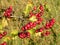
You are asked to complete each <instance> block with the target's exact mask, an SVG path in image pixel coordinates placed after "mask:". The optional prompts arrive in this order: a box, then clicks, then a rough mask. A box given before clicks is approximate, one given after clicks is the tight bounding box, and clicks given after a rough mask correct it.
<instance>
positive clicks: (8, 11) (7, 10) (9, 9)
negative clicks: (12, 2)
mask: <svg viewBox="0 0 60 45" xmlns="http://www.w3.org/2000/svg"><path fill="white" fill-rule="evenodd" d="M11 12H12V6H10V7H9V8H8V9H6V11H5V12H4V16H5V17H8V18H9V17H10V16H11Z"/></svg>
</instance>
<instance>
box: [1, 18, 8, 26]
mask: <svg viewBox="0 0 60 45" xmlns="http://www.w3.org/2000/svg"><path fill="white" fill-rule="evenodd" d="M2 26H3V27H5V26H8V22H7V20H6V19H5V18H3V20H2Z"/></svg>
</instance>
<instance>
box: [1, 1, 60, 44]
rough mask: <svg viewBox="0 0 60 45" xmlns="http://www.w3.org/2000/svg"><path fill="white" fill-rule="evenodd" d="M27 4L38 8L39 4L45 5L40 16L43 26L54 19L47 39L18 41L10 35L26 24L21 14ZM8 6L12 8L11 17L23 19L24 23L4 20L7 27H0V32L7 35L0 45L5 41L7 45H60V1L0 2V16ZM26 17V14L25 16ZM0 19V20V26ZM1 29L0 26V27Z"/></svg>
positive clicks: (14, 19) (37, 38)
mask: <svg viewBox="0 0 60 45" xmlns="http://www.w3.org/2000/svg"><path fill="white" fill-rule="evenodd" d="M28 2H30V3H32V4H33V6H38V5H39V4H40V3H41V4H45V3H46V5H47V6H46V7H45V12H44V15H43V16H42V17H43V18H44V21H43V24H41V25H39V26H40V27H41V26H42V25H45V22H46V21H47V20H50V19H51V18H55V20H56V22H55V25H54V26H53V27H52V29H49V30H50V32H51V34H50V35H49V36H47V37H41V36H37V37H36V36H34V34H33V35H31V38H25V39H20V38H19V37H18V36H14V35H11V32H12V31H13V32H14V31H15V30H18V31H21V27H22V26H23V25H25V24H26V23H28V19H26V16H25V14H24V13H23V11H24V9H25V7H26V5H27V4H28ZM10 5H12V7H13V12H12V15H13V16H17V17H19V16H20V17H21V18H22V19H25V20H24V21H22V20H20V19H18V18H11V19H5V20H7V23H8V26H6V27H2V29H0V32H2V31H7V32H8V34H7V35H6V36H5V37H4V38H2V39H0V43H2V42H4V41H7V43H8V45H60V0H0V16H3V12H4V10H5V9H7V8H8V7H9V6H10ZM32 8H33V7H32ZM27 15H28V14H27ZM3 18H4V17H2V19H0V25H1V24H2V20H3ZM0 27H1V26H0Z"/></svg>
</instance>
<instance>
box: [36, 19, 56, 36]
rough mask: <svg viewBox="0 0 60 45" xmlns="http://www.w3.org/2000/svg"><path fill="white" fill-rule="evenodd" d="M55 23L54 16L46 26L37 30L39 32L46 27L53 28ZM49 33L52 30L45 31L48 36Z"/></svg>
mask: <svg viewBox="0 0 60 45" xmlns="http://www.w3.org/2000/svg"><path fill="white" fill-rule="evenodd" d="M54 23H55V19H54V18H52V19H51V20H50V21H49V22H48V23H46V26H45V27H42V28H40V29H38V30H36V33H37V32H43V30H44V29H49V28H51V27H52V26H53V25H54ZM49 34H50V32H49V31H46V32H45V33H43V36H48V35H49Z"/></svg>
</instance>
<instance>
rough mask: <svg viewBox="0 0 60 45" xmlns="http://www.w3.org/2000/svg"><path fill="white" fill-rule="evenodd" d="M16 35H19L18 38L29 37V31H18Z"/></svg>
mask: <svg viewBox="0 0 60 45" xmlns="http://www.w3.org/2000/svg"><path fill="white" fill-rule="evenodd" d="M18 36H19V37H20V38H22V39H23V38H26V37H27V38H29V37H30V33H29V32H20V33H18Z"/></svg>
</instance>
